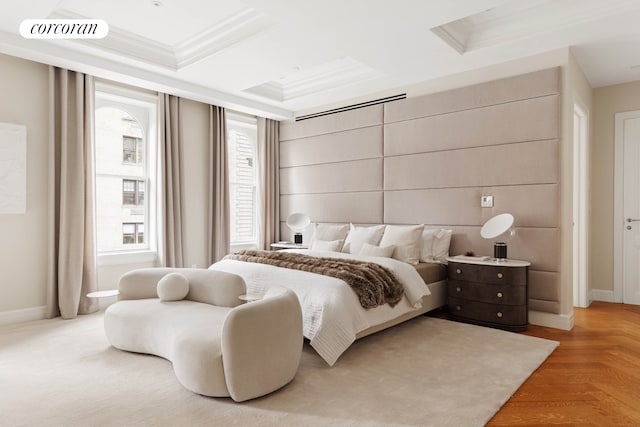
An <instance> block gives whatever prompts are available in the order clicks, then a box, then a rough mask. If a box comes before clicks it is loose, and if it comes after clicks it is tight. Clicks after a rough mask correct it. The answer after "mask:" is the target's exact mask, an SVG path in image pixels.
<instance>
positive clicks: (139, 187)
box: [122, 179, 144, 206]
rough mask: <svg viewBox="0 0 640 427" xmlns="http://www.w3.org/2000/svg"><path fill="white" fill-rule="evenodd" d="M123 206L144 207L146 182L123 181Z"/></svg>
mask: <svg viewBox="0 0 640 427" xmlns="http://www.w3.org/2000/svg"><path fill="white" fill-rule="evenodd" d="M122 204H123V205H134V206H144V181H142V180H135V179H123V180H122Z"/></svg>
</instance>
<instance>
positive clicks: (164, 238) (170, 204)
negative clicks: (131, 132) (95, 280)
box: [158, 94, 184, 267]
mask: <svg viewBox="0 0 640 427" xmlns="http://www.w3.org/2000/svg"><path fill="white" fill-rule="evenodd" d="M158 116H159V123H160V132H159V135H160V138H159V141H158V142H159V147H158V154H159V162H158V172H159V177H158V182H159V183H160V185H159V187H160V188H159V192H160V207H159V209H158V210H159V216H160V218H159V219H160V221H159V222H160V223H161V224H162V225H161V227H160V230H159V233H160V236H159V237H160V238H159V239H158V240H159V255H160V264H161V265H163V266H166V267H184V251H183V245H182V238H183V236H182V234H183V232H182V228H183V227H182V190H183V189H182V180H181V174H182V141H181V132H180V126H181V123H180V98H179V97H176V96H173V95H167V94H162V96H161V102H160V108H159V114H158Z"/></svg>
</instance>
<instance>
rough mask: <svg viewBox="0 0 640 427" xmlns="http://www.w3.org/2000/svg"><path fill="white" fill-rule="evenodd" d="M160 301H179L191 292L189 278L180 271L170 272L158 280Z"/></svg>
mask: <svg viewBox="0 0 640 427" xmlns="http://www.w3.org/2000/svg"><path fill="white" fill-rule="evenodd" d="M157 292H158V298H160V301H179V300H181V299H184V297H186V296H187V294H188V293H189V279H187V278H186V277H184V276H183V275H182V274H180V273H169V274H167V275H166V276H164V277H163V278H162V279H160V280H159V281H158V287H157Z"/></svg>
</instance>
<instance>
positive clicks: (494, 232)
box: [480, 213, 515, 261]
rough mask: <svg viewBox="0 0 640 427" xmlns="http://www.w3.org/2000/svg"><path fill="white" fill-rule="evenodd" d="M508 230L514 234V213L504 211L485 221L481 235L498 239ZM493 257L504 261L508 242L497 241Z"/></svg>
mask: <svg viewBox="0 0 640 427" xmlns="http://www.w3.org/2000/svg"><path fill="white" fill-rule="evenodd" d="M507 231H510V234H511V235H512V236H513V235H514V234H515V230H514V229H513V215H511V214H509V213H503V214H500V215H496V216H494V217H493V218H491V219H490V220H489V221H487V222H485V223H484V225H483V226H482V228H481V229H480V236H482V237H483V238H484V239H496V238H498V237H500V236H502V235H503V234H504V233H506V232H507ZM493 257H494V258H495V259H496V260H498V261H504V260H506V259H507V244H506V243H504V242H496V243H494V245H493Z"/></svg>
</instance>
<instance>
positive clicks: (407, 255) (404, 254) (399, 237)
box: [380, 224, 424, 265]
mask: <svg viewBox="0 0 640 427" xmlns="http://www.w3.org/2000/svg"><path fill="white" fill-rule="evenodd" d="M423 230H424V225H423V224H420V225H387V227H386V228H385V229H384V234H383V235H382V239H381V240H380V246H392V245H393V246H395V247H396V249H395V250H394V251H393V258H395V259H397V260H399V261H404V262H407V263H409V264H413V265H415V264H417V263H418V262H419V261H420V241H421V239H422V231H423Z"/></svg>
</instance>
